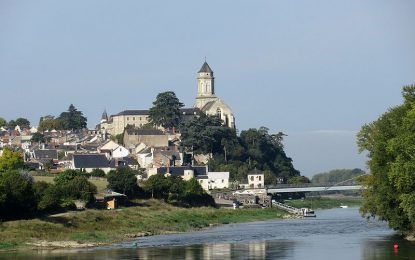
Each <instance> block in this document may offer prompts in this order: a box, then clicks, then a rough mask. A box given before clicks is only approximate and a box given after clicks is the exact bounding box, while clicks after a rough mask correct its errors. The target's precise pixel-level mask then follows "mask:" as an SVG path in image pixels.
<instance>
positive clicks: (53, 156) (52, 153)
mask: <svg viewBox="0 0 415 260" xmlns="http://www.w3.org/2000/svg"><path fill="white" fill-rule="evenodd" d="M32 158H33V159H36V160H42V159H46V160H49V161H51V160H56V161H57V160H58V150H56V149H38V150H34V151H33V153H32Z"/></svg>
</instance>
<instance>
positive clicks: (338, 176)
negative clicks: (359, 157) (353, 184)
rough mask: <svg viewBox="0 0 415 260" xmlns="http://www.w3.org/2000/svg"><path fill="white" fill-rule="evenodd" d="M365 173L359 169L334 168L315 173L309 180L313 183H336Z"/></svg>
mask: <svg viewBox="0 0 415 260" xmlns="http://www.w3.org/2000/svg"><path fill="white" fill-rule="evenodd" d="M363 174H365V172H364V171H363V170H361V169H357V168H356V169H335V170H331V171H329V172H323V173H319V174H315V175H314V176H313V178H311V182H312V183H315V184H327V183H338V182H342V181H346V180H350V179H353V178H356V177H358V176H361V175H363Z"/></svg>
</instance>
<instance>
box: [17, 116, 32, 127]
mask: <svg viewBox="0 0 415 260" xmlns="http://www.w3.org/2000/svg"><path fill="white" fill-rule="evenodd" d="M15 123H16V125H18V126H20V128H21V129H23V128H30V122H29V120H27V119H26V118H22V117H19V118H17V119H16V121H15Z"/></svg>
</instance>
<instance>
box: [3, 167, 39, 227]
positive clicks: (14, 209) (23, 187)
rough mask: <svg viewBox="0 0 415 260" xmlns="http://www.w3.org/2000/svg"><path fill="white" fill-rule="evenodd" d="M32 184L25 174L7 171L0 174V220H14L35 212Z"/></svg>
mask: <svg viewBox="0 0 415 260" xmlns="http://www.w3.org/2000/svg"><path fill="white" fill-rule="evenodd" d="M32 184H33V180H32V179H31V178H30V177H28V176H27V175H26V174H25V173H19V172H17V171H13V170H9V171H6V172H4V173H2V174H0V219H16V218H21V217H25V216H30V215H31V214H33V213H34V212H35V210H36V198H35V195H34V191H33V187H32Z"/></svg>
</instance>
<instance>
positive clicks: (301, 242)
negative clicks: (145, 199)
mask: <svg viewBox="0 0 415 260" xmlns="http://www.w3.org/2000/svg"><path fill="white" fill-rule="evenodd" d="M316 213H317V218H313V219H298V220H271V221H262V222H251V223H242V224H230V225H224V226H220V227H216V228H212V229H209V230H204V231H199V232H191V233H185V234H173V235H162V236H152V237H145V238H140V239H137V240H134V241H129V242H126V243H122V244H116V245H113V246H109V247H101V248H95V249H88V250H54V251H33V252H29V253H28V252H25V253H23V252H22V253H7V254H5V253H3V254H1V253H0V258H10V259H27V258H31V259H41V258H48V259H189V260H191V259H223V260H226V259H307V260H310V259H318V260H322V259H336V260H342V259H348V260H349V259H368V260H369V259H415V243H411V242H406V241H403V240H401V239H400V238H399V237H398V236H396V234H395V233H394V232H393V231H391V230H390V229H388V227H387V225H386V223H383V222H378V221H376V220H366V219H364V218H361V217H360V215H359V212H358V209H357V208H348V209H330V210H320V211H317V212H316ZM394 243H399V245H400V248H399V250H394V249H393V244H394Z"/></svg>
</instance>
